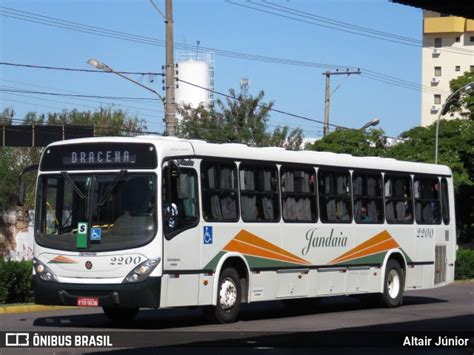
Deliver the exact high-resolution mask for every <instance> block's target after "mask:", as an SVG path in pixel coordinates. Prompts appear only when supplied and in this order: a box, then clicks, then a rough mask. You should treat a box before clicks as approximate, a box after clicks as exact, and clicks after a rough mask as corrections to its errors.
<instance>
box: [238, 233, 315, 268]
mask: <svg viewBox="0 0 474 355" xmlns="http://www.w3.org/2000/svg"><path fill="white" fill-rule="evenodd" d="M234 239H235V240H239V241H243V242H245V243H249V244H253V245H256V246H258V247H260V248H263V249H267V250H268V251H270V252H274V253H278V254H280V255H282V256H286V257H289V258H293V259H295V260H297V261H298V263H301V264H310V263H309V262H307V261H306V260H304V259H301V258H300V257H298V256H296V255H294V254H292V253H290V252H288V251H286V250H285V249H282V248H280V247H278V246H276V245H275V244H272V243H270V242H267V241H266V240H264V239H262V238H260V237H257V236H256V235H255V234H252V233H250V232H248V231H246V230H244V229H242V230H241V231H240V232H239V233H238V234H237V235H236V236H235V238H234Z"/></svg>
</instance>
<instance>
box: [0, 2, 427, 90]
mask: <svg viewBox="0 0 474 355" xmlns="http://www.w3.org/2000/svg"><path fill="white" fill-rule="evenodd" d="M2 9H4V10H2ZM12 13H13V14H16V16H11V14H12ZM0 15H2V16H6V17H12V18H15V19H19V20H24V21H28V22H33V23H39V24H43V25H47V26H53V27H58V24H61V26H60V28H63V29H68V30H73V31H79V32H85V33H88V34H93V35H98V36H105V37H111V38H115V39H120V40H126V41H131V42H136V43H142V44H148V45H154V46H161V47H164V46H165V41H163V40H158V39H155V38H152V37H146V36H141V35H136V34H131V33H126V32H122V31H114V30H110V29H106V28H103V27H97V26H89V25H84V24H80V23H78V22H72V21H67V20H62V19H58V18H53V17H49V16H44V15H39V14H35V13H31V12H26V11H20V10H16V9H12V8H8V7H5V6H0ZM32 19H40V20H41V21H33V20H32ZM175 48H177V49H185V50H196V46H194V45H187V44H183V43H176V42H175ZM200 49H201V50H204V51H211V52H214V53H215V54H216V55H218V56H224V57H228V58H236V59H243V60H252V61H260V62H266V63H274V64H283V65H293V66H301V67H309V68H327V69H336V68H349V69H357V67H355V66H348V65H336V64H325V63H318V62H308V61H302V60H294V59H287V58H279V57H272V56H263V55H256V54H251V53H242V52H237V51H229V50H222V49H218V48H211V47H203V46H200ZM360 69H362V70H364V71H365V72H371V73H373V74H375V75H378V76H383V77H384V78H386V79H395V80H398V81H403V82H405V83H409V84H410V85H417V86H418V87H422V86H421V85H419V84H417V83H413V82H409V81H406V80H404V79H399V78H395V77H393V76H389V75H385V74H383V73H377V72H375V71H371V70H369V69H366V68H360ZM92 71H94V70H92ZM94 72H95V71H94ZM140 74H141V73H140ZM152 74H159V73H152ZM387 84H389V85H395V86H397V84H396V83H392V82H389V81H388V82H387ZM427 88H428V87H427ZM428 89H429V88H428Z"/></svg>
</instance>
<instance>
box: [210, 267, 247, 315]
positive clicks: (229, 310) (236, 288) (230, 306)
mask: <svg viewBox="0 0 474 355" xmlns="http://www.w3.org/2000/svg"><path fill="white" fill-rule="evenodd" d="M224 288H225V289H224ZM241 300H242V288H241V285H240V277H239V273H238V272H237V271H236V270H235V269H234V268H226V269H224V270H223V271H222V272H221V274H220V276H219V284H218V285H217V302H216V305H215V306H211V307H206V308H205V313H206V314H207V316H208V317H209V318H211V319H212V320H213V321H216V322H218V323H221V324H225V323H233V322H235V321H236V320H237V317H238V315H239V312H240V303H241Z"/></svg>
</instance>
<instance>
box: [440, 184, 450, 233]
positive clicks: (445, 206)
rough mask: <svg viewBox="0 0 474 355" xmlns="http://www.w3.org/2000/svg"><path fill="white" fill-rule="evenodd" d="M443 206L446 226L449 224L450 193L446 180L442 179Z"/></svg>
mask: <svg viewBox="0 0 474 355" xmlns="http://www.w3.org/2000/svg"><path fill="white" fill-rule="evenodd" d="M441 204H442V207H443V208H442V210H443V222H444V224H449V193H448V181H447V180H446V178H442V179H441Z"/></svg>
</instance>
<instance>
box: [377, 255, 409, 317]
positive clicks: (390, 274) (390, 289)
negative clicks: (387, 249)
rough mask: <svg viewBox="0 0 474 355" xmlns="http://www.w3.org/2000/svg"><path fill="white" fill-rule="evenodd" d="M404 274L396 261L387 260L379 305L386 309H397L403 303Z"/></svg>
mask: <svg viewBox="0 0 474 355" xmlns="http://www.w3.org/2000/svg"><path fill="white" fill-rule="evenodd" d="M404 289H405V274H404V272H403V269H402V268H401V266H400V264H399V263H398V261H396V260H393V259H392V260H389V261H388V263H387V267H386V268H385V276H384V287H383V294H382V297H381V303H382V305H383V306H385V307H388V308H393V307H398V306H400V305H401V304H402V302H403V291H404Z"/></svg>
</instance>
